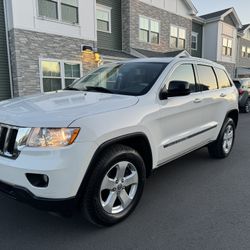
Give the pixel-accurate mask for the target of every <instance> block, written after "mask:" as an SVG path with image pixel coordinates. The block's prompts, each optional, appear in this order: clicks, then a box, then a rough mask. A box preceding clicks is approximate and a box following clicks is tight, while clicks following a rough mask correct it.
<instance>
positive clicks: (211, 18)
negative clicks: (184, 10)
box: [200, 7, 242, 28]
mask: <svg viewBox="0 0 250 250" xmlns="http://www.w3.org/2000/svg"><path fill="white" fill-rule="evenodd" d="M230 14H232V15H233V16H232V19H233V21H234V24H235V26H236V27H237V28H240V27H241V26H242V24H241V21H240V18H239V16H238V14H237V12H236V11H235V9H234V8H233V7H231V8H228V9H224V10H220V11H216V12H212V13H209V14H206V15H203V16H200V17H201V18H203V19H204V20H206V22H207V23H209V22H216V21H224V18H225V17H226V16H228V15H230Z"/></svg>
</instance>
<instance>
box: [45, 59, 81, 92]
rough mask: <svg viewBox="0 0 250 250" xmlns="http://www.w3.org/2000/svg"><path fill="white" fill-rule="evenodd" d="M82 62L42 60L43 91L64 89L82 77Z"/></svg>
mask: <svg viewBox="0 0 250 250" xmlns="http://www.w3.org/2000/svg"><path fill="white" fill-rule="evenodd" d="M80 69H81V64H80V63H70V62H64V61H56V60H43V61H41V85H42V91H43V92H50V91H56V90H60V89H64V88H65V87H68V86H69V85H70V84H72V83H73V81H74V80H76V79H78V78H80V77H81V70H80Z"/></svg>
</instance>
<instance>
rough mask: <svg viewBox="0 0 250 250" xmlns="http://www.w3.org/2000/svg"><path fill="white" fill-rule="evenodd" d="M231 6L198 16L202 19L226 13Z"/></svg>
mask: <svg viewBox="0 0 250 250" xmlns="http://www.w3.org/2000/svg"><path fill="white" fill-rule="evenodd" d="M231 9H232V8H227V9H224V10H220V11H216V12H212V13H209V14H206V15H202V16H200V17H201V18H203V19H211V18H216V17H221V16H222V15H224V14H226V13H227V12H228V11H229V10H231Z"/></svg>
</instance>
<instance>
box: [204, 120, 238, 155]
mask: <svg viewBox="0 0 250 250" xmlns="http://www.w3.org/2000/svg"><path fill="white" fill-rule="evenodd" d="M234 137H235V124H234V121H233V119H231V118H227V119H226V121H225V122H224V125H223V127H222V129H221V132H220V134H219V136H218V139H217V140H216V141H215V142H213V143H211V144H210V145H209V146H208V151H209V154H210V156H211V157H213V158H220V159H222V158H226V157H227V156H229V154H230V152H231V150H232V148H233V144H234Z"/></svg>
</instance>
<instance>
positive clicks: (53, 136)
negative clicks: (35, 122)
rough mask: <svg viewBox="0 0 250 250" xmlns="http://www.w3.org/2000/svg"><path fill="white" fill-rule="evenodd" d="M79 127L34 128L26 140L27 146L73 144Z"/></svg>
mask: <svg viewBox="0 0 250 250" xmlns="http://www.w3.org/2000/svg"><path fill="white" fill-rule="evenodd" d="M79 132H80V129H79V128H33V129H31V131H30V134H29V137H28V138H27V141H26V146H27V147H65V146H68V145H71V144H72V143H73V142H74V141H75V139H76V138H77V136H78V134H79Z"/></svg>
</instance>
